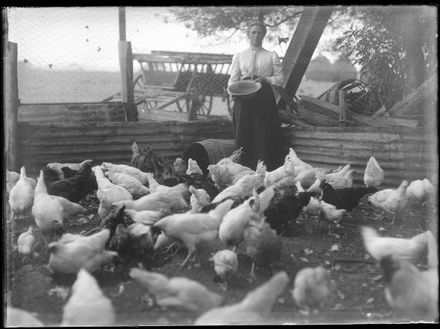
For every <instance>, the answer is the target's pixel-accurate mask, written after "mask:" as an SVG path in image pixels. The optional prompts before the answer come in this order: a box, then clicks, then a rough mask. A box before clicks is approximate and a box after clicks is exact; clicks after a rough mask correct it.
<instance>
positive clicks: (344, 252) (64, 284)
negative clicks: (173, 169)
mask: <svg viewBox="0 0 440 329" xmlns="http://www.w3.org/2000/svg"><path fill="white" fill-rule="evenodd" d="M96 201H97V200H96V198H95V196H94V195H89V196H88V197H87V198H86V199H85V200H82V201H81V204H82V205H83V206H85V207H86V208H87V209H88V210H89V212H88V214H85V215H79V216H78V217H76V218H74V219H72V220H70V221H69V222H68V223H67V231H68V232H71V233H81V232H86V231H88V230H89V229H91V228H92V227H95V226H97V225H98V224H99V222H100V219H99V216H98V215H97V213H96V211H97V203H96ZM5 215H8V214H5ZM8 217H9V216H8ZM374 217H376V211H375V210H374V209H373V208H372V206H371V205H370V204H369V203H368V202H367V199H366V197H364V198H363V199H362V200H361V202H360V204H359V205H358V207H357V208H356V209H355V210H354V211H352V212H351V214H350V218H348V217H347V218H344V219H343V220H342V221H341V225H340V227H335V226H331V234H330V235H329V234H328V229H327V225H326V223H324V222H323V223H321V225H320V227H319V228H318V229H317V230H315V231H314V232H312V230H311V228H313V227H314V225H315V222H314V220H311V221H309V222H308V223H306V222H305V221H302V220H297V221H293V222H292V225H291V229H290V230H289V232H287V234H285V236H283V237H282V263H283V269H284V270H285V271H286V272H287V273H288V275H289V278H290V281H289V285H288V288H287V289H286V291H285V292H284V293H283V294H282V295H281V296H280V298H279V299H278V301H277V302H276V304H275V306H274V308H273V312H272V316H271V317H270V319H268V320H267V321H268V322H267V323H271V324H286V323H298V324H305V323H378V322H382V323H397V322H402V321H403V322H406V321H408V320H409V319H402V318H396V317H393V315H392V312H391V310H390V308H389V307H388V305H387V303H386V301H385V298H384V284H383V281H382V280H381V279H380V275H381V273H382V272H381V269H380V267H379V266H378V265H377V264H375V263H373V262H372V263H367V262H369V261H370V262H371V261H372V259H371V258H370V257H369V256H368V255H367V253H366V252H365V249H364V247H363V243H362V238H361V235H360V233H359V227H360V226H361V225H368V226H371V227H374V228H375V229H377V230H379V231H380V234H381V235H384V236H385V235H386V236H395V237H405V238H408V237H411V236H413V235H415V234H417V233H420V232H422V231H424V230H426V229H429V228H431V229H434V230H436V228H437V208H433V207H431V206H423V207H408V208H407V210H406V212H405V215H404V216H403V218H400V221H396V222H395V223H394V224H393V225H391V224H390V221H389V219H383V220H382V221H376V220H374ZM434 219H435V220H434ZM32 222H33V219H31V218H29V219H27V220H21V221H20V220H19V221H14V222H12V224H11V223H8V225H7V227H6V228H7V230H6V231H7V236H6V238H7V240H6V241H8V243H7V246H6V247H7V248H6V249H7V253H8V255H9V256H10V257H9V258H8V260H7V267H6V276H7V278H8V279H9V280H8V282H7V283H8V285H7V287H8V296H9V297H10V304H11V305H12V306H14V307H18V308H21V309H25V310H27V311H29V312H34V313H36V315H37V316H38V318H39V319H40V320H41V321H42V322H43V323H45V324H46V325H47V326H57V325H58V324H59V323H60V322H61V320H62V314H63V307H64V305H65V304H66V303H67V300H68V298H69V296H70V289H71V286H72V284H73V282H74V281H75V276H74V275H63V276H61V275H52V274H51V273H50V272H49V271H48V270H47V268H45V266H44V265H45V264H47V261H48V256H49V255H48V254H47V252H45V251H44V249H43V250H42V249H40V250H39V254H38V255H35V256H34V257H33V258H32V259H31V260H29V261H26V262H24V261H23V260H22V259H21V257H19V256H20V255H18V253H17V252H16V250H15V245H16V241H17V237H18V235H19V234H20V233H21V232H23V231H24V230H25V229H27V227H28V226H29V225H30V224H31V223H32ZM436 232H437V231H434V234H436ZM220 249H223V246H222V245H221V243H220V242H219V241H216V242H215V243H213V244H211V245H207V246H205V247H204V248H202V249H201V250H202V251H201V252H200V253H199V260H200V266H197V265H196V264H192V265H191V266H190V267H189V268H186V269H183V270H182V271H181V270H180V269H179V266H180V264H181V263H182V261H183V259H184V258H185V256H186V250H185V248H184V247H182V248H181V249H180V251H179V252H178V253H177V254H175V255H174V256H172V257H170V255H169V254H168V255H157V256H156V257H155V261H153V262H149V263H148V262H146V263H145V265H146V266H147V269H148V270H151V271H156V272H160V273H164V274H166V275H167V276H186V277H188V278H190V279H193V280H197V281H199V282H201V283H202V284H204V285H205V286H206V287H207V288H208V289H209V290H211V291H213V292H217V293H219V294H221V295H223V296H224V297H225V304H233V303H236V302H239V301H240V300H241V299H242V298H243V297H244V296H245V295H246V293H247V292H249V291H250V290H252V289H254V288H255V287H257V286H259V285H260V284H262V283H263V282H265V281H266V280H268V279H269V278H270V277H271V275H272V273H271V272H270V271H269V270H268V269H265V268H258V267H257V269H256V275H257V279H256V281H254V282H253V283H249V282H248V281H247V280H246V279H247V276H248V274H249V271H250V267H251V261H250V259H249V258H248V257H247V256H246V255H245V252H244V251H245V249H244V248H243V247H242V246H240V248H239V249H238V253H239V271H238V274H237V276H236V278H235V279H234V280H233V281H232V283H231V284H230V286H229V288H228V290H227V291H226V292H224V291H222V290H221V289H220V287H219V286H218V285H217V284H216V283H214V281H213V277H214V268H213V264H212V263H211V262H209V260H208V259H209V257H210V255H211V253H213V252H215V251H217V250H220ZM342 258H344V259H347V258H349V259H356V260H361V261H362V260H366V261H367V262H355V263H351V262H345V261H339V260H338V259H342ZM318 265H323V266H325V267H326V268H328V269H330V270H331V273H332V278H333V279H334V280H335V281H336V283H337V289H336V290H335V291H334V292H333V293H332V295H331V298H330V300H329V302H328V304H327V306H326V308H325V310H323V311H322V312H321V313H319V314H314V315H310V316H305V315H302V314H301V313H300V312H299V311H298V309H297V307H296V306H295V304H294V301H293V299H292V296H291V290H292V288H293V280H294V277H295V275H296V273H297V272H298V271H299V270H300V269H302V268H304V267H314V266H318ZM419 266H420V268H424V267H426V259H422V261H421V263H420V264H419ZM128 270H129V269H128V268H126V267H123V266H122V267H121V266H118V267H115V266H113V265H111V264H108V265H106V266H104V267H103V268H102V269H100V270H98V271H96V272H95V273H94V276H95V278H96V279H97V281H98V283H99V285H100V287H101V289H102V290H103V292H104V293H105V295H106V296H107V297H108V298H110V299H111V301H112V303H113V306H114V309H115V312H116V320H117V325H177V324H193V323H194V320H195V319H196V318H197V317H198V314H195V313H187V312H183V311H178V310H173V309H162V308H160V307H158V306H156V305H154V302H153V299H152V297H151V296H149V295H148V294H147V292H146V291H145V290H143V289H142V288H141V287H140V286H139V285H138V284H137V283H136V282H134V281H133V280H131V279H130V277H129V276H128ZM426 320H427V321H432V319H426Z"/></svg>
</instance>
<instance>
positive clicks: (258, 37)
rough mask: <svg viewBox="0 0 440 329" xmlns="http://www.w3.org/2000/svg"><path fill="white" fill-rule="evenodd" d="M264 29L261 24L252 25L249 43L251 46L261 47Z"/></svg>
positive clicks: (249, 32)
mask: <svg viewBox="0 0 440 329" xmlns="http://www.w3.org/2000/svg"><path fill="white" fill-rule="evenodd" d="M264 34H265V33H264V29H263V28H262V27H261V26H258V25H255V26H252V27H251V28H250V29H249V31H248V38H249V43H250V44H251V46H254V47H259V46H261V44H262V43H263V39H264Z"/></svg>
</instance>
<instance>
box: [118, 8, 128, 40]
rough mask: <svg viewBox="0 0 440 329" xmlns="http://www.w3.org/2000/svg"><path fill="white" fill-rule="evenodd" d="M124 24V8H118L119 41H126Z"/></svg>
mask: <svg viewBox="0 0 440 329" xmlns="http://www.w3.org/2000/svg"><path fill="white" fill-rule="evenodd" d="M125 31H126V24H125V7H119V41H127V36H126V32H125Z"/></svg>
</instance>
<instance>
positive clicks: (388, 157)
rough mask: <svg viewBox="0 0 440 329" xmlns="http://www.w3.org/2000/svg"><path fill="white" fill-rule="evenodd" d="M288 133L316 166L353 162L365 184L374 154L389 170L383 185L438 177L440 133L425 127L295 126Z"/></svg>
mask: <svg viewBox="0 0 440 329" xmlns="http://www.w3.org/2000/svg"><path fill="white" fill-rule="evenodd" d="M285 136H286V138H287V140H288V141H289V143H290V145H291V147H293V148H294V150H295V151H296V152H297V155H298V157H299V158H300V159H302V160H303V161H305V162H307V163H310V164H311V165H313V166H316V167H323V168H335V167H338V166H339V165H341V164H345V163H350V164H351V166H352V169H354V170H355V173H354V175H353V180H354V184H355V185H363V176H364V170H365V166H366V164H367V161H368V159H369V158H370V156H374V157H375V158H376V160H377V161H378V162H379V164H380V166H381V167H382V169H383V170H384V171H385V180H384V182H383V184H382V186H383V187H387V186H388V187H396V186H398V185H399V184H400V183H401V181H402V180H403V179H407V180H413V179H422V178H424V177H427V178H429V179H430V180H431V181H432V182H433V183H435V184H436V183H437V180H438V174H437V171H438V155H437V134H436V133H428V132H427V131H426V130H425V129H424V128H372V127H346V128H339V127H295V128H289V129H286V130H285Z"/></svg>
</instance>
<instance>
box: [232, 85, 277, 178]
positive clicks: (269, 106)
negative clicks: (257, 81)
mask: <svg viewBox="0 0 440 329" xmlns="http://www.w3.org/2000/svg"><path fill="white" fill-rule="evenodd" d="M233 111H234V112H233V117H232V122H233V125H234V138H235V146H236V147H237V148H240V147H243V152H244V154H242V156H241V159H240V162H241V164H242V165H244V166H247V167H249V168H251V169H253V170H255V169H256V166H257V162H258V160H263V161H264V163H265V164H266V167H267V170H269V171H271V170H274V169H276V168H277V167H279V166H280V165H281V164H282V163H283V156H282V154H281V152H282V135H281V123H280V120H279V118H278V109H277V105H276V101H275V96H274V94H273V91H272V88H271V87H270V85H269V84H263V86H262V87H261V89H260V90H259V91H258V93H257V95H255V96H254V97H253V98H250V99H240V98H236V99H235V102H234V106H233Z"/></svg>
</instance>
